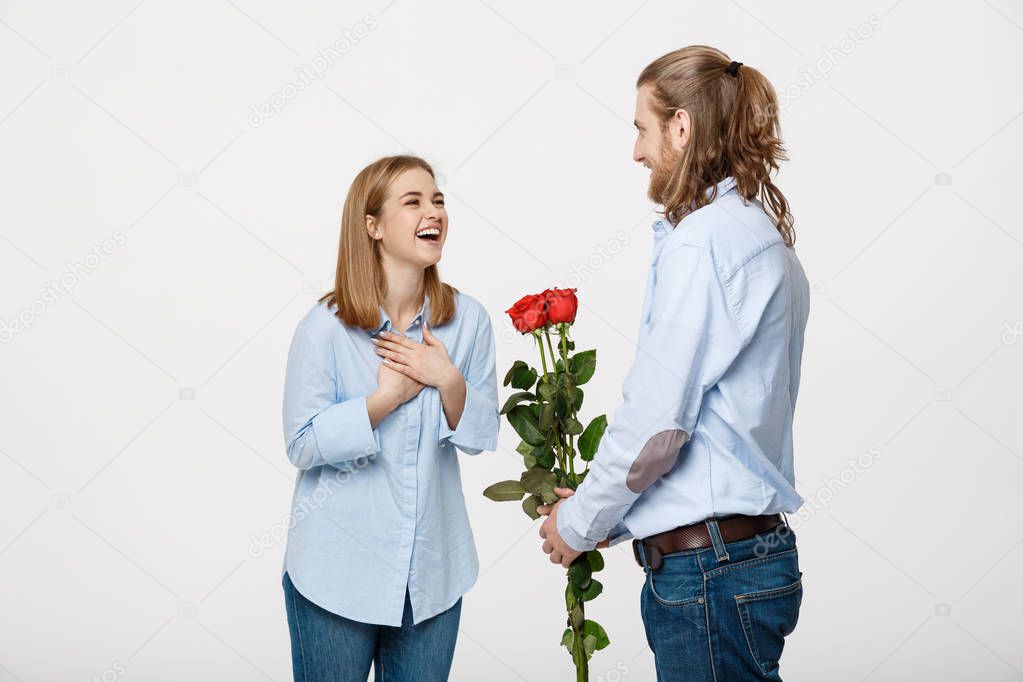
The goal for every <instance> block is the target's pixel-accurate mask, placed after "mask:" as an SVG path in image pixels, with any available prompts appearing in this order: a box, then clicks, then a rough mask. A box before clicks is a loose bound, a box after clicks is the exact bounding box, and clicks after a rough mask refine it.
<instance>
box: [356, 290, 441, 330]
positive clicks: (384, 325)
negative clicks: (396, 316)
mask: <svg viewBox="0 0 1023 682" xmlns="http://www.w3.org/2000/svg"><path fill="white" fill-rule="evenodd" d="M429 316H430V294H427V293H424V294H423V305H421V306H419V312H417V313H416V316H415V317H413V318H412V324H415V323H416V322H420V323H421V322H422V320H423V318H429ZM391 327H393V324H392V322H391V318H390V316H389V315H388V314H387V311H386V310H384V307H383V306H380V325H379V326H378V327H377V328H376V329H374V330H372V331H371V332H370V334H371V335H372V336H376V335H377V334H379V333H380V332H382V331H383V330H385V329H387V330H391Z"/></svg>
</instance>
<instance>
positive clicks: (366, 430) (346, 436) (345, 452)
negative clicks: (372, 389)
mask: <svg viewBox="0 0 1023 682" xmlns="http://www.w3.org/2000/svg"><path fill="white" fill-rule="evenodd" d="M366 398H367V396H360V397H356V398H349V399H348V400H345V401H344V402H340V403H335V404H334V405H331V406H330V407H328V408H327V409H325V410H324V411H323V412H320V413H319V414H318V415H316V417H315V418H313V425H312V426H313V434H314V435H315V436H316V446H317V447H318V448H319V450H320V456H321V457H322V458H323V460H324V461H325V462H327V463H328V464H340V463H342V462H347V461H351V460H354V459H358V458H359V457H370V456H372V455H376V454H379V453H380V434H379V433H378V432H377V431H376V429H374V428H373V426H372V425H371V424H370V422H369V411H368V409H367V407H366Z"/></svg>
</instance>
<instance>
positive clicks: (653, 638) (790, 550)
mask: <svg viewBox="0 0 1023 682" xmlns="http://www.w3.org/2000/svg"><path fill="white" fill-rule="evenodd" d="M705 523H706V525H707V529H708V530H709V531H710V535H711V540H712V541H713V543H714V546H713V547H707V548H705V549H694V550H686V551H683V552H675V553H673V554H666V555H665V556H664V563H663V564H662V566H661V567H660V569H658V570H657V571H652V570H651V569H650V566H649V563H648V562H647V559H646V556H645V555H643V554H642V553H641V557H642V561H643V571H644V573H645V575H646V582H645V583H644V585H643V591H642V593H641V594H640V608H641V610H642V614H643V625H644V627H645V629H646V638H647V643H648V644H649V645H650V648H651V649H652V650H653V652H654V661H655V665H656V668H657V680H658V682H676V681H678V682H681V681H683V680H684V681H685V682H715V681H716V682H733V681H735V680H781V674H780V672H779V662H780V659H781V652H782V647H783V646H784V644H785V636H786V635H788V634H789V633H791V632H792V631H793V630H794V629H795V627H796V621H797V620H798V619H799V606H800V604H801V603H802V599H803V584H802V577H803V573H802V571H800V570H799V554H798V553H797V551H796V535H795V532H794V531H793V530H792V528H791V527H790V526H789V525H788V523H787V522H783V523H781V524H779V525H778V526H776V527H775V528H774V529H773V530H771V531H770V532H767V533H762V534H760V535H757V536H754V537H752V538H748V539H746V540H738V541H736V542H730V543H727V544H726V543H725V542H724V541H723V540H722V538H721V531H720V529H719V527H718V525H717V521H716V520H714V519H709V520H707V521H706V522H705Z"/></svg>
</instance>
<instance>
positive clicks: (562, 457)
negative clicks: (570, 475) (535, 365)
mask: <svg viewBox="0 0 1023 682" xmlns="http://www.w3.org/2000/svg"><path fill="white" fill-rule="evenodd" d="M544 331H545V332H546V331H547V328H546V327H544ZM532 334H533V338H534V339H536V345H537V346H538V347H539V348H540V363H541V364H542V365H543V379H542V381H546V380H547V374H548V370H547V356H546V355H545V354H544V352H543V339H541V338H540V330H539V329H534V330H533V332H532ZM550 342H551V339H550V337H549V336H548V337H547V345H548V346H549V345H550ZM551 364H552V365H553V364H554V351H553V350H551ZM539 395H540V391H539V384H538V385H537V396H538V397H539ZM556 451H557V452H556V455H557V458H558V464H559V465H560V466H561V469H562V471H564V470H565V453H564V451H563V450H562V448H561V439H560V438H558V443H557V448H556Z"/></svg>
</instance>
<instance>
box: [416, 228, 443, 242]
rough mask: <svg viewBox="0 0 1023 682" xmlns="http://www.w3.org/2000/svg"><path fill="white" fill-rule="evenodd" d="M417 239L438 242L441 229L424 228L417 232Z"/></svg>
mask: <svg viewBox="0 0 1023 682" xmlns="http://www.w3.org/2000/svg"><path fill="white" fill-rule="evenodd" d="M416 237H418V238H419V239H422V240H424V241H430V242H437V241H440V228H439V227H424V228H423V229H421V230H419V231H418V232H416Z"/></svg>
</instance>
